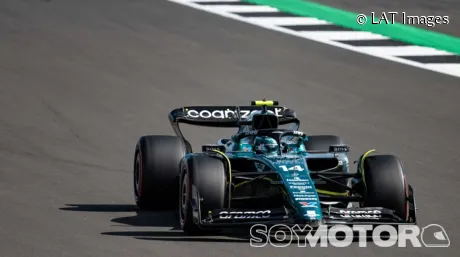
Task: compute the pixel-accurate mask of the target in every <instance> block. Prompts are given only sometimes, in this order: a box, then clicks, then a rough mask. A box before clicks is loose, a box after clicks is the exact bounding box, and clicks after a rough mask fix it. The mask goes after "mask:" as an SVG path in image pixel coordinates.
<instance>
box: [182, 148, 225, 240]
mask: <svg viewBox="0 0 460 257" xmlns="http://www.w3.org/2000/svg"><path fill="white" fill-rule="evenodd" d="M226 188H227V185H226V170H225V165H224V163H223V161H222V160H221V159H219V158H216V157H211V156H206V155H193V156H190V157H188V158H187V159H184V160H183V162H182V165H181V176H180V182H179V221H180V224H181V228H182V230H183V231H184V233H185V234H186V235H189V236H196V235H202V234H204V233H205V231H204V230H202V229H201V228H200V226H199V225H198V224H199V222H200V221H199V220H198V219H194V217H193V210H197V211H198V213H199V216H200V219H201V220H202V219H204V218H206V217H207V215H208V211H210V210H215V209H221V208H224V206H225V197H226Z"/></svg>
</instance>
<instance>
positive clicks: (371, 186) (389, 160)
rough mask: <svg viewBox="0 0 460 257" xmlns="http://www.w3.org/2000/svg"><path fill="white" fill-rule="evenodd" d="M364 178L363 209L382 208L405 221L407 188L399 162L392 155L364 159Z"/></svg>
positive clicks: (406, 215) (407, 205)
mask: <svg viewBox="0 0 460 257" xmlns="http://www.w3.org/2000/svg"><path fill="white" fill-rule="evenodd" d="M361 172H362V174H363V178H364V182H365V183H364V186H363V188H364V192H363V197H364V202H363V205H364V207H383V208H388V209H390V210H394V211H395V214H396V215H397V216H399V217H400V218H402V219H404V220H406V221H407V219H408V211H409V210H408V208H409V202H408V197H409V195H408V193H409V188H408V184H407V183H406V179H405V176H404V172H403V166H402V162H401V160H400V159H399V158H398V157H396V156H393V155H375V156H369V157H366V158H365V159H364V161H363V169H362V170H361Z"/></svg>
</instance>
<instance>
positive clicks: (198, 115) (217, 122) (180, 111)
mask: <svg viewBox="0 0 460 257" xmlns="http://www.w3.org/2000/svg"><path fill="white" fill-rule="evenodd" d="M267 103H268V104H267ZM270 103H271V104H270ZM251 104H252V105H251V106H188V107H181V108H177V109H174V110H172V111H171V112H170V113H169V121H170V122H171V125H172V127H173V129H174V132H175V133H176V135H177V136H180V137H182V138H183V137H184V136H183V135H182V132H181V130H180V126H179V123H185V124H189V125H196V126H203V127H220V128H238V127H240V126H242V125H250V124H251V122H250V121H248V120H247V118H248V117H249V115H250V114H251V112H253V111H258V110H262V107H261V106H263V108H267V110H268V111H272V112H273V113H274V114H275V115H276V116H278V123H279V125H284V124H289V123H300V122H299V120H298V119H297V118H295V115H292V114H293V113H294V111H293V110H290V109H287V108H286V107H282V106H277V104H278V103H277V102H276V101H253V102H251Z"/></svg>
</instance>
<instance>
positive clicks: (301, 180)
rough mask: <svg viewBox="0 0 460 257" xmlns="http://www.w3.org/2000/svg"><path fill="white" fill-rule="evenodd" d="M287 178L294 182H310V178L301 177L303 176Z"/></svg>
mask: <svg viewBox="0 0 460 257" xmlns="http://www.w3.org/2000/svg"><path fill="white" fill-rule="evenodd" d="M286 180H287V181H293V182H294V181H295V182H308V179H301V178H299V177H294V178H293V179H291V178H288V179H286Z"/></svg>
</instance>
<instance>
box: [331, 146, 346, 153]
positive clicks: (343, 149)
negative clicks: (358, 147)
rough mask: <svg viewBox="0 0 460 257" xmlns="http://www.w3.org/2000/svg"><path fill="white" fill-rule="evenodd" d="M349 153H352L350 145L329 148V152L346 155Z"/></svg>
mask: <svg viewBox="0 0 460 257" xmlns="http://www.w3.org/2000/svg"><path fill="white" fill-rule="evenodd" d="M349 151H350V147H349V146H348V145H331V146H330V147H329V152H335V153H346V152H349Z"/></svg>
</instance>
